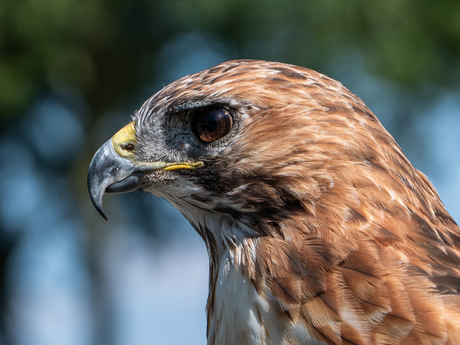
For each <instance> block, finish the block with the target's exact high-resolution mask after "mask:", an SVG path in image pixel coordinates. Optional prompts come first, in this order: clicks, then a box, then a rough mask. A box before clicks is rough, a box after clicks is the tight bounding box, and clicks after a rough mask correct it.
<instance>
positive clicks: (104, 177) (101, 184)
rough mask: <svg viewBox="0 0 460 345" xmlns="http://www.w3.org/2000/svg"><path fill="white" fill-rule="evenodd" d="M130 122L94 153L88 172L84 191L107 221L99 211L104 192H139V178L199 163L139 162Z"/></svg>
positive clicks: (192, 167)
mask: <svg viewBox="0 0 460 345" xmlns="http://www.w3.org/2000/svg"><path fill="white" fill-rule="evenodd" d="M136 143H137V142H136V132H135V128H134V122H131V123H129V124H128V125H126V126H125V127H123V128H122V129H121V130H120V131H118V132H117V133H116V134H115V135H114V136H113V137H112V138H111V139H109V140H107V141H106V142H105V143H104V145H102V146H101V147H100V149H99V150H98V151H97V152H96V154H95V155H94V157H93V160H92V161H91V164H90V166H89V170H88V191H89V195H90V198H91V201H92V202H93V205H94V207H95V208H96V210H97V211H98V212H99V213H100V214H101V216H102V217H104V219H105V220H108V218H107V216H106V215H105V213H104V210H103V209H102V197H103V195H104V193H106V192H107V193H126V192H131V191H134V190H136V189H139V188H140V186H141V180H140V177H141V176H142V175H143V174H145V173H148V172H150V171H153V170H160V169H161V170H175V169H194V168H198V167H201V166H203V165H204V164H203V162H194V163H193V162H139V161H136V159H135V155H134V147H135V145H136Z"/></svg>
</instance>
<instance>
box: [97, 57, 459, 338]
mask: <svg viewBox="0 0 460 345" xmlns="http://www.w3.org/2000/svg"><path fill="white" fill-rule="evenodd" d="M88 186H89V190H90V195H91V198H92V200H93V203H94V205H95V206H96V208H97V209H98V210H99V212H101V214H102V215H103V216H104V217H105V215H104V213H103V211H102V196H103V194H104V193H105V192H110V193H116V192H126V191H131V190H136V189H140V190H143V191H147V192H149V193H152V194H155V195H157V196H160V197H163V198H165V199H167V200H168V201H169V202H170V203H171V204H172V205H174V206H175V207H176V208H177V209H178V210H179V211H180V212H182V214H183V215H184V216H185V217H186V218H187V219H188V220H189V221H190V223H191V224H192V225H193V227H194V228H195V229H196V231H197V232H198V233H199V234H200V235H201V237H202V238H203V240H204V241H205V243H206V247H207V250H208V254H209V262H210V282H209V298H208V303H207V321H208V330H207V337H208V344H220V345H224V344H232V345H235V344H285V345H288V344H289V345H291V344H460V229H459V227H458V226H457V224H456V223H455V221H454V220H453V219H452V218H451V216H450V215H449V214H448V213H447V211H446V210H445V208H444V205H443V204H442V202H441V200H440V199H439V196H438V194H437V193H436V190H435V189H434V187H433V186H432V185H431V184H430V182H429V181H428V179H427V178H426V177H425V176H424V175H423V174H422V173H420V172H419V171H417V170H416V169H414V167H413V166H412V165H411V164H410V162H409V161H408V160H407V158H406V157H405V156H404V154H403V152H402V151H401V149H400V148H399V146H398V145H397V143H396V142H395V141H394V139H393V138H392V137H391V135H390V134H389V133H388V132H387V131H386V130H385V129H384V128H383V126H382V125H381V124H380V122H379V121H378V120H377V118H376V117H375V115H374V114H373V113H372V112H371V111H370V110H369V109H368V108H367V107H366V105H365V104H364V103H363V102H362V101H361V100H360V99H359V98H358V97H357V96H355V95H353V94H352V93H351V92H349V91H348V90H347V89H346V88H344V87H343V86H342V85H341V84H340V83H339V82H337V81H335V80H332V79H330V78H328V77H326V76H324V75H322V74H319V73H317V72H314V71H312V70H308V69H305V68H301V67H296V66H292V65H286V64H281V63H274V62H265V61H249V60H240V61H230V62H226V63H223V64H221V65H218V66H216V67H213V68H211V69H208V70H205V71H203V72H200V73H197V74H194V75H191V76H186V77H184V78H182V79H179V80H177V81H175V82H174V83H172V84H170V85H168V86H166V87H165V88H163V89H162V90H161V91H159V92H158V93H157V94H155V95H154V96H152V97H151V98H150V99H149V100H147V101H146V102H145V103H144V105H143V106H142V107H141V109H140V110H139V111H138V112H137V113H136V114H135V115H134V118H133V122H132V123H130V124H129V125H127V126H126V127H124V128H123V129H122V130H120V131H119V132H118V133H117V134H115V135H114V137H113V138H112V139H110V140H109V141H107V142H106V143H105V144H104V145H103V146H102V147H101V148H100V149H99V151H98V152H97V153H96V155H95V156H94V159H93V161H92V162H91V166H90V169H89V175H88ZM171 322H173V320H171Z"/></svg>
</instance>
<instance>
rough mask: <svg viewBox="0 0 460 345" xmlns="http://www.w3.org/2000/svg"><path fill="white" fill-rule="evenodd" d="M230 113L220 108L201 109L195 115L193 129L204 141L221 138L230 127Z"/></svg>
mask: <svg viewBox="0 0 460 345" xmlns="http://www.w3.org/2000/svg"><path fill="white" fill-rule="evenodd" d="M232 121H233V120H232V117H231V115H230V113H229V112H228V111H227V110H225V109H222V108H204V109H201V110H200V111H199V112H198V114H197V115H196V117H195V121H194V122H195V129H196V132H197V134H198V136H199V137H200V139H201V140H202V141H204V142H211V141H214V140H217V139H219V138H222V137H223V136H224V135H226V134H227V133H228V132H229V131H230V129H231V127H232Z"/></svg>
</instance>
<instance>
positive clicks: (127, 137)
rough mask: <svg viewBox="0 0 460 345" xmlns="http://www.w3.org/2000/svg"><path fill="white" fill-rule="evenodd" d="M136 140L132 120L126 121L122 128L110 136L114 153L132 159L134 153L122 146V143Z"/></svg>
mask: <svg viewBox="0 0 460 345" xmlns="http://www.w3.org/2000/svg"><path fill="white" fill-rule="evenodd" d="M135 142H136V130H135V129H134V122H130V123H128V124H127V125H126V126H124V127H123V128H122V129H120V130H119V131H118V132H117V133H116V134H115V135H114V136H113V137H112V145H113V149H114V150H115V152H116V153H118V154H119V155H120V156H122V157H125V158H129V159H133V158H134V153H133V152H131V151H128V150H125V149H124V148H123V144H128V143H132V144H134V143H135Z"/></svg>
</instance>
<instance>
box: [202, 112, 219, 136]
mask: <svg viewBox="0 0 460 345" xmlns="http://www.w3.org/2000/svg"><path fill="white" fill-rule="evenodd" d="M202 121H203V123H200V129H201V131H202V132H204V131H207V132H209V133H213V132H214V131H215V130H216V128H217V120H216V118H215V117H211V116H209V115H208V116H206V117H204V118H203V119H202Z"/></svg>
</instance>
